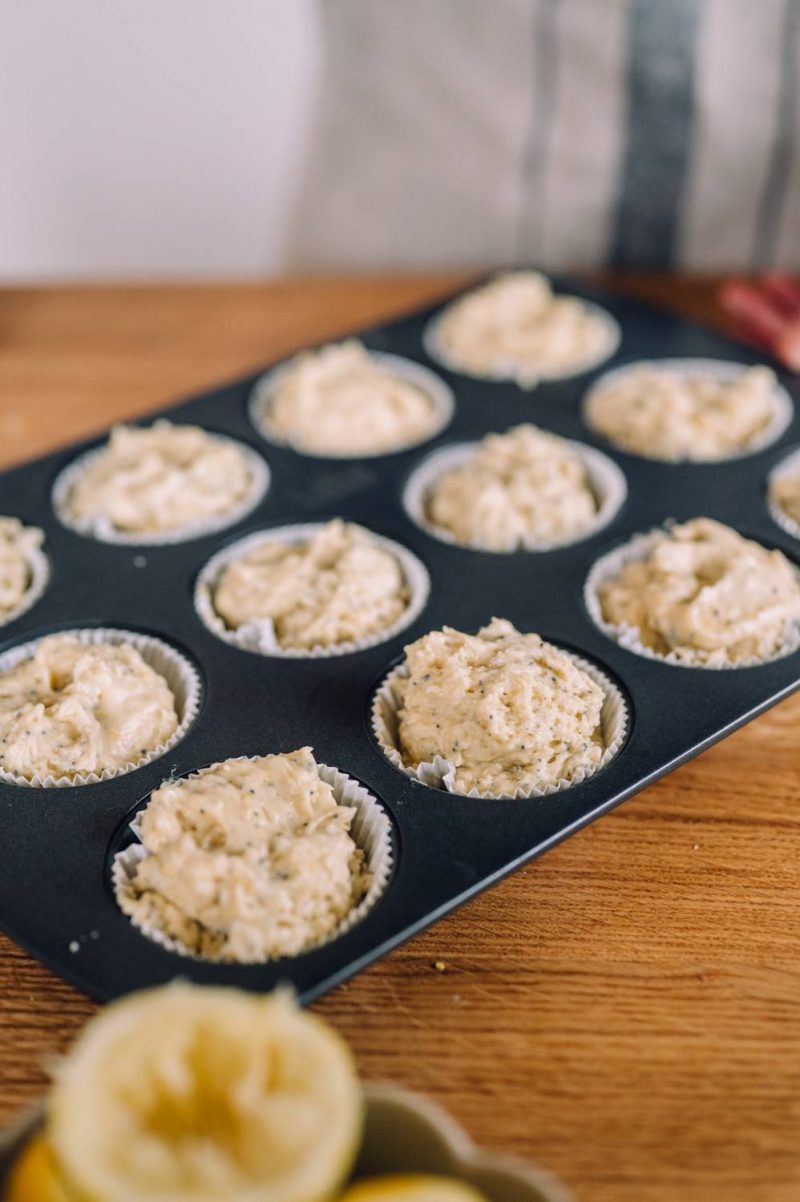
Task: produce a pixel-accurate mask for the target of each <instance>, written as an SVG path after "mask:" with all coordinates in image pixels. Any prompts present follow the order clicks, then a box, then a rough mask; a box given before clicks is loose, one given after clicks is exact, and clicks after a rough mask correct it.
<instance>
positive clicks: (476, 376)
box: [423, 298, 622, 392]
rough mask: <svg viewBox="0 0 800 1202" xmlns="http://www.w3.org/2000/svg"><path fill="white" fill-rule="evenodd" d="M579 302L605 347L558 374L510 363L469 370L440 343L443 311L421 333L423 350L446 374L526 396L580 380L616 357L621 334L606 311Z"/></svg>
mask: <svg viewBox="0 0 800 1202" xmlns="http://www.w3.org/2000/svg"><path fill="white" fill-rule="evenodd" d="M459 299H460V298H459ZM557 299H558V298H557ZM581 301H582V304H583V305H584V307H585V309H586V311H587V313H589V314H591V316H592V317H594V318H595V319H596V320H597V321H599V322H601V323H602V326H603V331H604V336H605V343H606V344H605V346H604V347H603V350H602V351H600V352H598V353H597V354H593V355H585V356H584V357H583V358H582V359H577V360H576V361H575V363H574V365H573V366H572V367H569V368H564V369H562V370H561V371H542V372H533V371H530V370H528V369H527V368H525V367H522V366H520V365H519V364H515V363H514V362H513V360H512V361H509V362H505V363H498V364H497V366H496V367H495V368H494V370H493V371H486V372H478V371H473V370H472V368H469V367H467V366H466V365H465V364H464V363H462V362H461V360H460V359H459V358H458V356H457V355H454V354H453V353H452V352H451V351H450V350H448V348H447V346H446V345H445V344H444V342H443V341H442V334H441V324H442V318H443V317H444V313H445V311H443V312H441V313H437V314H436V315H435V316H434V317H433V318H431V320H430V321H429V322H428V324H427V325H426V326H425V331H424V333H423V341H424V344H425V350H426V351H427V353H428V355H429V356H430V357H431V359H433V360H434V361H435V362H436V363H439V364H440V365H441V366H442V367H445V368H447V370H448V371H452V372H457V373H458V374H459V375H462V376H469V377H470V379H473V380H484V381H486V382H487V383H500V382H503V381H510V382H512V383H514V384H516V385H517V387H519V388H524V389H525V390H526V391H528V392H530V391H532V390H533V389H534V388H536V387H537V386H538V385H539V384H549V383H558V382H559V381H560V380H571V379H574V377H575V376H583V375H585V374H586V373H587V372H590V371H594V369H595V368H596V367H599V366H600V365H601V364H602V363H606V362H607V361H608V360H609V359H610V358H611V357H612V355H615V354H616V352H617V350H618V349H619V345H620V342H621V341H622V331H621V329H620V326H619V322H618V321H617V320H616V318H614V317H612V315H611V314H610V313H609V312H608V311H607V310H606V309H603V308H601V306H600V305H597V304H594V303H593V302H592V301H586V300H583V299H582V298H581Z"/></svg>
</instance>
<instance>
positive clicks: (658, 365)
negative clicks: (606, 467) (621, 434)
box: [581, 359, 794, 467]
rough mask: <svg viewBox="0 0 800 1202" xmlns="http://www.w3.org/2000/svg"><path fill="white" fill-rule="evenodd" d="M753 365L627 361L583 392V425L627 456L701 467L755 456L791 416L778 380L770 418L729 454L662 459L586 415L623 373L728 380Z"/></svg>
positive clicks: (717, 361)
mask: <svg viewBox="0 0 800 1202" xmlns="http://www.w3.org/2000/svg"><path fill="white" fill-rule="evenodd" d="M752 366H753V364H751V363H731V362H729V361H728V360H727V359H637V360H636V362H635V363H626V364H624V365H623V366H622V367H615V368H613V369H612V370H611V371H607V372H604V374H603V375H602V376H600V378H599V379H598V380H595V382H594V384H592V386H591V388H589V389H588V391H587V392H586V393H585V395H584V398H583V401H582V403H581V417H582V419H583V424H584V425H585V426H586V428H587V429H589V430H591V431H592V432H593V433H595V434H597V435H598V436H599V437H600V438H603V439H605V441H606V442H608V443H610V444H611V445H612V446H615V447H617V448H618V449H619V450H621V451H624V452H625V454H626V455H635V456H637V458H639V459H648V460H650V461H651V462H653V463H682V464H684V463H685V464H696V465H697V466H699V467H702V466H704V465H706V466H707V465H708V464H709V463H730V462H732V461H734V460H736V459H746V458H747V456H748V455H755V454H757V453H758V452H759V451H763V450H764V449H765V448H766V447H768V446H771V445H772V443H774V442H777V441H778V439H779V438H780V437H781V435H782V434H783V433H784V432H785V431H786V429H787V427H788V426H789V424H790V422H791V421H792V418H793V417H794V403H793V402H792V398H791V397H790V396H789V393H788V392H787V391H786V389H785V388H784V387H783V385H782V384H779V383H778V382H777V380H776V382H775V388H774V390H773V414H772V419H771V421H770V422H769V423H768V424H767V425H766V426H765V427H764V429H763V430H761V432H760V433H759V434H758V435H757V436H756V437H755V438H754V439H753V440H752V442H750V443H749V444H748V446H746V447H743V448H742V449H741V450H739V451H736V452H735V453H734V454H732V455H719V456H716V457H714V458H711V459H662V458H661V457H659V456H657V455H646V454H644V453H643V452H642V451H631V450H629V449H628V448H627V447H624V446H623V445H622V444H621V443H617V442H616V441H615V440H614V438H612V437H611V435H610V434H606V433H605V432H604V431H603V430H601V429H600V428H599V427H597V426H595V425H593V423H592V422H591V420H590V418H589V403H590V401H591V399H592V397H594V396H596V395H597V394H598V393H600V392H603V391H604V390H605V389H606V388H607V387H608V386H609V385H610V384H616V383H617V382H618V381H619V380H620V379H622V378H624V377H625V376H626V375H630V374H631V373H633V372H638V371H641V370H642V368H647V369H648V370H652V371H659V372H662V373H664V374H665V375H674V376H677V377H679V378H685V377H687V376H710V377H711V378H712V379H715V380H720V381H722V382H724V383H729V382H732V381H734V380H738V379H739V377H740V376H741V375H743V374H744V373H745V372H746V371H749V370H750V368H751V367H752Z"/></svg>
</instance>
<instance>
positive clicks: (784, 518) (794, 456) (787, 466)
mask: <svg viewBox="0 0 800 1202" xmlns="http://www.w3.org/2000/svg"><path fill="white" fill-rule="evenodd" d="M786 476H800V447H798V448H797V449H796V450H794V451H792V452H791V454H790V455H787V456H786V458H785V459H782V460H781V461H780V463H777V464H776V465H775V467H774V468H773V469H772V471H771V472H770V474H769V476H768V477H767V509H768V510H769V514H770V517H771V518H772V520H773V522H777V524H778V525H779V526H780V528H781V530H785V531H786V533H787V534H790V535H791V536H792V538H797V539H800V523H798V522H796V521H795V520H794V519H793V518H791V517H789V514H788V513H787V512H786V510H785V509H783V508H782V506H781V505H779V504H778V502H777V500H776V499H775V497H774V496H773V495H772V486H773V484H774V483H775V482H776V481H777V480H782V479H784V478H785V477H786Z"/></svg>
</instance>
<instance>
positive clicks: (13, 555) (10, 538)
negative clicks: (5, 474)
mask: <svg viewBox="0 0 800 1202" xmlns="http://www.w3.org/2000/svg"><path fill="white" fill-rule="evenodd" d="M43 541H44V534H43V533H42V531H41V530H39V529H38V527H36V526H23V524H22V522H20V521H19V520H18V519H17V518H4V517H0V625H2V624H3V622H7V621H8V619H9V617H10V615H12V614H14V613H16V611H17V610H18V609H19V607H20V605H22V603H23V601H24V600H25V595H26V593H27V592H28V589H29V588H30V585H31V568H30V557H31V554H32V553H33V552H34V551H36V550H37V548H39V547H41V545H42V543H43Z"/></svg>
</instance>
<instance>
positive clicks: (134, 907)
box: [118, 747, 369, 963]
mask: <svg viewBox="0 0 800 1202" xmlns="http://www.w3.org/2000/svg"><path fill="white" fill-rule="evenodd" d="M354 813H355V811H354V809H353V808H352V807H349V806H341V805H338V804H337V802H336V799H335V797H334V793H333V790H332V788H331V786H330V785H328V784H325V783H324V782H323V781H322V780H320V777H319V773H318V769H317V765H316V763H315V761H314V756H313V754H312V752H311V749H310V748H309V747H304V748H302V749H301V750H300V751H293V752H291V753H289V754H287V755H268V756H263V757H261V758H259V759H254V760H252V761H251V760H243V759H231V760H225V761H224V762H223V763H221V764H215V765H214V766H213V767H211V768H204V769H202V771H200V772H197V773H195V775H194V776H190V777H186V778H185V779H182V780H178V781H168V782H167V783H166V784H164V785H162V786H161V788H160V789H157V790H156V792H155V793H153V795H152V797H151V798H150V801H149V803H148V805H147V808H146V809H145V810H144V812H143V814H142V817H141V821H140V825H139V830H138V834H139V837H140V839H141V842H142V845H143V847H144V848H145V850H146V852H147V854H146V855H145V856H144V858H143V859H142V860H141V861H140V862H139V863H138V865H137V867H136V871H135V874H134V875H133V877H132V878H131V879H129V880H126V881H125V883H124V885H123V886H122V888H121V890H118V899H119V903H120V906H121V907H122V909H123V910H124V911H125V913H126V914H128V915H129V916H130V917H131V919H132V920H133V921H134V923H135V924H136V925H137V926H139V927H142V928H144V929H148V928H150V929H155V930H157V931H159V932H160V933H161V934H163V935H165V936H167V937H168V938H169V939H171V940H174V941H176V942H177V943H179V944H180V945H181V947H183V948H184V949H185V950H186V951H188V952H192V953H194V954H196V955H200V956H204V957H206V958H207V959H209V960H226V961H236V962H238V963H257V962H259V961H263V960H268V959H272V958H274V957H277V956H296V955H298V954H299V953H300V952H302V951H305V950H306V949H307V948H309V947H313V946H314V945H315V944H318V943H321V942H323V941H324V940H325V939H327V938H329V937H330V936H331V935H332V934H333V933H334V931H335V930H336V928H337V927H338V926H339V924H340V923H341V922H342V920H343V919H344V918H345V917H346V915H347V914H348V913H349V912H350V911H351V910H352V908H353V907H354V906H355V905H357V903H358V902H359V901H360V900H361V898H362V897H363V895H364V894H365V892H366V890H367V887H368V885H369V874H368V872H367V871H366V868H365V864H364V855H363V852H362V851H360V850H359V848H357V847H356V844H355V842H354V841H353V839H352V837H351V836H350V834H349V830H350V825H351V822H352V820H353V816H354Z"/></svg>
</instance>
